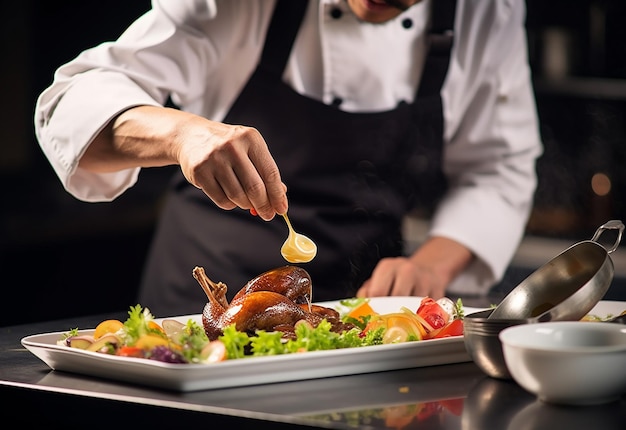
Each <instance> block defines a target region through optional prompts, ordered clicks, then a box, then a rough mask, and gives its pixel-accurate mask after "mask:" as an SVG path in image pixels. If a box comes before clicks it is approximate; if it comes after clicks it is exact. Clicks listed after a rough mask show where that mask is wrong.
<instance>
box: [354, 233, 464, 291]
mask: <svg viewBox="0 0 626 430" xmlns="http://www.w3.org/2000/svg"><path fill="white" fill-rule="evenodd" d="M471 260H472V253H471V252H470V251H469V250H468V249H467V248H465V247H464V246H463V245H461V244H459V243H458V242H455V241H453V240H450V239H447V238H443V237H433V238H430V239H428V240H427V241H426V242H425V243H424V244H423V245H422V246H421V247H420V248H419V249H418V250H417V251H416V252H415V253H414V254H413V255H412V256H410V257H395V258H383V259H382V260H380V261H379V262H378V264H377V265H376V267H375V268H374V271H373V272H372V276H371V277H370V278H369V279H368V280H367V281H365V283H363V286H361V288H360V289H359V290H358V291H357V297H376V296H421V297H426V296H428V297H431V298H433V299H435V300H437V299H439V298H441V297H444V296H445V293H446V288H447V287H448V285H449V284H450V282H452V280H453V279H454V277H455V276H456V275H458V274H459V272H461V271H462V270H463V269H464V268H465V267H466V266H467V265H468V264H469V263H470V262H471Z"/></svg>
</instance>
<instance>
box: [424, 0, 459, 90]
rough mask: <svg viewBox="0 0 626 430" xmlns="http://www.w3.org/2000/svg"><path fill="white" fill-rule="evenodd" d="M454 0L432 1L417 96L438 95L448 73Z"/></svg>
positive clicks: (452, 33)
mask: <svg viewBox="0 0 626 430" xmlns="http://www.w3.org/2000/svg"><path fill="white" fill-rule="evenodd" d="M455 12H456V0H434V1H433V2H432V15H431V26H430V30H429V34H428V42H427V43H428V45H429V46H428V54H427V56H426V62H425V64H424V71H423V72H422V79H421V81H420V86H419V89H418V92H417V97H429V96H435V95H437V96H438V95H439V92H440V91H441V87H442V86H443V81H444V80H445V78H446V75H447V74H448V65H449V63H450V52H451V51H452V44H453V42H454V15H455Z"/></svg>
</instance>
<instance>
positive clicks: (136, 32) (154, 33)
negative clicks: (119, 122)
mask: <svg viewBox="0 0 626 430" xmlns="http://www.w3.org/2000/svg"><path fill="white" fill-rule="evenodd" d="M214 15H215V5H214V2H213V1H210V0H203V1H199V0H185V1H183V0H178V1H173V0H159V1H154V2H153V8H152V9H151V10H150V11H148V12H147V13H146V14H144V15H143V16H141V17H140V18H138V19H137V20H136V21H135V22H134V23H133V24H132V25H131V26H130V27H129V28H128V29H127V30H126V31H125V32H124V33H123V34H122V35H121V36H120V37H119V39H117V40H116V41H114V42H107V43H102V44H100V45H98V46H95V47H93V48H90V49H87V50H85V51H83V52H82V53H80V54H79V55H78V56H77V57H76V58H75V59H73V60H72V61H70V62H68V63H67V64H65V65H63V66H61V67H60V68H59V69H58V70H57V71H56V73H55V75H54V80H53V82H52V84H51V85H50V86H49V87H48V88H47V89H46V90H45V91H44V92H43V93H42V94H41V95H40V96H39V98H38V100H37V102H36V106H35V118H34V121H35V124H34V126H35V133H36V136H37V139H38V142H39V144H40V146H41V149H42V150H43V152H44V154H45V156H46V157H47V159H48V160H49V162H50V164H51V166H52V168H53V169H54V171H55V173H56V174H57V176H58V177H59V179H60V181H61V183H62V184H63V186H64V188H65V189H66V190H67V191H68V192H69V193H70V194H72V195H73V196H74V197H76V198H78V199H80V200H84V201H89V202H95V201H111V200H113V199H115V198H116V197H118V196H119V195H121V194H122V193H123V192H124V191H125V190H127V189H128V188H130V187H132V186H133V185H134V184H135V183H136V181H137V178H138V175H139V171H140V169H139V168H135V169H129V170H124V171H120V172H115V173H106V174H96V173H91V172H87V171H85V170H83V169H81V168H79V167H78V162H79V160H80V157H81V156H82V154H83V153H84V152H85V150H86V148H87V147H88V145H89V144H90V143H91V141H92V140H93V138H94V137H95V136H96V134H97V133H98V132H99V131H100V130H102V128H103V127H105V126H106V124H108V123H109V122H110V121H111V119H113V118H114V117H115V116H117V115H118V114H119V113H121V112H123V111H124V110H126V109H129V108H131V107H134V106H138V105H154V106H161V105H163V104H164V103H165V102H166V101H167V99H168V97H171V98H172V99H173V100H174V101H175V102H180V103H181V104H183V103H184V104H187V105H192V104H193V97H194V95H195V96H196V97H197V95H198V94H202V93H203V92H204V87H203V86H204V85H206V80H205V79H203V75H202V72H201V71H203V72H204V71H207V70H210V63H211V61H214V60H215V58H214V57H211V55H210V53H211V52H212V51H211V46H210V44H209V41H208V39H207V38H204V37H198V33H197V30H196V29H195V27H194V25H196V26H199V25H200V23H201V21H202V20H209V19H211V18H212V16H214ZM206 53H209V54H208V55H207V54H206Z"/></svg>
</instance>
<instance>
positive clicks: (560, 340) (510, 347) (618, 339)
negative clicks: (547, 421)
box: [499, 321, 626, 405]
mask: <svg viewBox="0 0 626 430" xmlns="http://www.w3.org/2000/svg"><path fill="white" fill-rule="evenodd" d="M499 337H500V340H501V341H502V352H503V354H504V361H505V363H506V366H507V368H508V369H509V372H510V374H511V376H512V377H513V379H514V380H515V381H516V382H517V383H518V384H519V385H521V386H522V387H523V388H525V389H526V390H527V391H530V392H531V393H534V394H536V395H537V396H538V397H539V399H540V400H543V401H545V402H549V403H558V404H569V405H592V404H602V403H608V402H611V401H614V400H617V399H619V398H620V397H621V395H622V394H624V393H626V325H624V324H616V323H606V322H581V321H561V322H546V323H539V324H524V325H518V326H514V327H509V328H507V329H505V330H503V331H502V332H500V334H499Z"/></svg>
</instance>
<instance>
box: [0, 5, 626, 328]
mask: <svg viewBox="0 0 626 430" xmlns="http://www.w3.org/2000/svg"><path fill="white" fill-rule="evenodd" d="M149 7H150V2H149V1H147V0H135V1H122V0H109V1H107V2H85V1H79V0H69V1H65V2H54V1H46V2H44V1H37V2H36V1H34V0H24V1H21V2H13V3H12V4H11V8H12V11H11V13H9V12H8V10H6V9H7V8H8V5H4V4H3V6H2V9H3V11H4V14H3V17H4V20H3V26H2V27H1V30H0V31H1V32H2V39H1V40H2V42H1V43H2V45H1V52H2V59H3V61H2V63H3V67H2V68H0V69H1V72H0V73H2V75H1V76H0V82H1V83H2V89H3V93H4V103H3V109H2V115H0V121H1V124H0V139H1V144H0V183H1V184H2V187H3V189H2V197H3V203H2V210H1V211H0V253H1V254H0V258H1V260H0V269H1V275H2V281H1V283H2V289H3V292H4V294H3V295H2V299H0V303H1V306H0V326H3V325H12V324H18V323H22V322H31V321H38V320H46V319H53V318H61V317H69V316H80V315H86V314H93V313H100V312H107V311H111V310H125V309H127V308H128V307H129V306H130V305H133V304H135V303H134V300H135V293H136V289H137V285H138V281H139V278H140V275H141V270H142V265H143V260H144V257H145V253H146V251H147V248H148V246H149V243H150V238H151V235H152V232H153V229H154V223H155V220H156V216H157V214H158V210H159V203H160V199H161V197H162V192H163V189H164V187H165V184H166V182H167V180H168V178H169V175H170V174H171V172H172V171H173V169H170V168H168V169H148V170H145V171H144V172H143V173H142V175H141V177H140V181H139V184H138V185H137V186H136V187H134V188H133V189H131V190H130V191H128V192H127V193H126V194H125V195H123V196H122V197H120V198H119V199H118V200H116V201H114V202H112V203H97V204H94V203H90V204H88V203H83V202H80V201H77V200H76V199H74V198H73V197H71V196H70V195H69V194H67V193H66V192H65V191H64V190H63V188H62V186H61V185H60V183H59V181H58V179H57V178H56V176H55V175H54V173H53V171H52V169H51V167H50V166H49V164H48V162H47V160H46V159H45V158H44V157H43V154H42V153H41V151H40V149H39V146H38V144H37V142H36V140H35V137H34V134H33V127H32V121H33V107H34V103H35V100H36V97H37V96H38V94H39V93H40V92H41V91H42V90H43V89H45V88H46V87H47V86H48V85H49V84H50V82H51V79H52V76H53V73H54V70H55V69H56V68H57V67H58V66H60V65H61V64H63V63H65V62H67V61H68V60H70V59H72V58H73V57H75V56H76V55H77V54H78V53H79V52H80V51H81V50H83V49H85V48H87V47H90V46H93V45H96V44H98V43H101V42H103V41H107V40H114V39H115V38H117V37H118V36H119V34H120V33H121V32H122V31H123V30H124V29H125V28H126V26H127V25H128V24H129V23H130V22H131V21H132V20H133V19H134V18H136V17H138V16H139V15H140V14H141V13H143V12H144V11H145V10H147V9H148V8H149ZM527 7H528V20H527V27H528V38H529V55H530V59H531V66H532V68H533V74H534V77H535V83H536V94H537V103H538V110H539V114H540V119H541V132H542V136H543V139H544V143H545V155H544V156H543V157H542V159H541V160H540V162H539V166H538V169H539V178H540V182H539V188H538V190H537V195H536V201H535V203H536V204H535V209H534V211H533V215H532V217H531V220H530V222H529V224H528V229H527V232H528V235H529V236H533V237H541V238H546V239H556V240H559V239H561V240H563V239H564V240H570V241H575V240H584V239H589V238H590V236H591V235H592V234H593V233H594V231H595V230H596V228H597V227H598V226H599V225H601V224H603V223H604V222H606V221H608V220H609V219H622V220H623V219H624V218H626V216H625V215H626V214H625V212H626V199H625V197H626V194H625V193H624V185H626V169H625V168H624V166H625V165H626V145H625V144H624V140H625V137H626V136H625V135H626V131H625V129H624V128H625V124H626V48H625V45H626V34H625V33H626V31H625V30H624V28H625V26H624V25H623V23H622V20H623V17H624V16H626V2H623V1H621V0H612V1H599V0H596V1H591V0H586V1H578V2H571V1H565V0H558V1H557V0H552V1H543V0H528V1H527ZM561 57H562V58H564V59H565V61H564V62H560V63H559V62H558V61H557V62H556V63H554V64H553V62H554V61H555V59H558V58H561ZM597 173H600V174H603V175H605V177H607V178H608V179H609V180H610V181H611V184H612V188H611V191H610V192H609V193H608V194H607V195H604V196H600V195H597V194H595V193H594V192H593V191H592V188H591V178H592V176H593V175H594V174H597ZM621 248H623V246H621V247H620V249H621ZM525 274H527V273H526V272H523V271H521V272H520V271H516V270H515V268H512V270H511V273H510V274H509V275H508V277H507V279H506V283H507V285H515V283H516V282H518V281H520V280H521V279H523V276H525Z"/></svg>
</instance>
